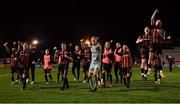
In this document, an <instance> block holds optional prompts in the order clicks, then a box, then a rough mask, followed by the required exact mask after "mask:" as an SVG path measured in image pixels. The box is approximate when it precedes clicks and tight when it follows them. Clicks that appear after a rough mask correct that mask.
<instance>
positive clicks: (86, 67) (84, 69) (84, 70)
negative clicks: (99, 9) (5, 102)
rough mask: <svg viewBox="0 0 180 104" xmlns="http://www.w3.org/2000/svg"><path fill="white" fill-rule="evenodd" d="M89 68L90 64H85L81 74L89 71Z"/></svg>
mask: <svg viewBox="0 0 180 104" xmlns="http://www.w3.org/2000/svg"><path fill="white" fill-rule="evenodd" d="M89 66H90V63H85V64H84V65H83V72H86V71H88V70H89Z"/></svg>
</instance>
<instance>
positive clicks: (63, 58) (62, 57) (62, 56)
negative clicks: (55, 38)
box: [58, 51, 70, 64]
mask: <svg viewBox="0 0 180 104" xmlns="http://www.w3.org/2000/svg"><path fill="white" fill-rule="evenodd" d="M58 57H59V61H58V63H59V64H69V61H70V60H69V58H68V57H69V53H68V52H67V51H59V55H58Z"/></svg>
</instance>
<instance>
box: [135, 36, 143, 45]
mask: <svg viewBox="0 0 180 104" xmlns="http://www.w3.org/2000/svg"><path fill="white" fill-rule="evenodd" d="M142 41H143V40H142V38H141V36H139V37H138V39H137V40H136V44H139V43H141V42H142Z"/></svg>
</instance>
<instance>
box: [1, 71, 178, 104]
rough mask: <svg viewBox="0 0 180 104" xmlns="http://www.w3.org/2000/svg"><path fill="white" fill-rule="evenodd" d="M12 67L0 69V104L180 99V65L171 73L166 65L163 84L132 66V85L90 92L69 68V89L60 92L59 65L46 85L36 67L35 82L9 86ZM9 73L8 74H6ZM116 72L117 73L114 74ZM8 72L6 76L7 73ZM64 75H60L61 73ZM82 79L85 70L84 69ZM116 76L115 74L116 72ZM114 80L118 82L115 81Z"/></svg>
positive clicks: (168, 100)
mask: <svg viewBox="0 0 180 104" xmlns="http://www.w3.org/2000/svg"><path fill="white" fill-rule="evenodd" d="M9 72H10V69H2V68H0V76H2V77H0V102H1V103H5V102H6V103H21V102H26V103H28V102H29V103H32V102H36V103H43V102H46V103H47V102H48V103H56V102H63V103H65V102H67V103H79V102H81V103H107V102H109V103H170V102H171V103H173V102H174V103H175V102H180V98H179V96H180V68H175V69H174V70H173V73H170V72H169V70H168V69H167V68H165V69H164V74H165V75H166V77H165V78H163V79H162V81H161V85H159V86H158V85H155V83H154V77H153V75H154V74H153V73H151V75H150V76H149V78H148V81H147V82H145V81H143V80H141V78H140V69H139V68H134V69H133V76H132V79H133V81H131V83H130V88H126V87H125V86H124V85H123V84H113V88H99V89H98V90H97V92H95V93H93V92H89V88H90V87H89V85H88V84H87V83H86V84H83V83H82V82H79V83H76V82H73V77H72V72H71V68H70V69H69V84H70V88H69V89H67V90H64V91H61V90H60V88H59V86H60V84H61V83H58V84H57V83H56V78H57V68H53V70H52V77H53V83H52V84H51V83H49V84H48V85H46V84H45V80H44V76H43V75H44V73H43V69H42V68H38V69H37V70H36V78H35V80H36V81H35V84H34V85H30V84H28V85H27V88H26V90H25V91H23V90H22V85H19V84H17V83H16V84H13V85H10V83H11V81H10V76H9ZM6 74H8V75H6ZM113 74H114V73H113ZM4 75H5V76H4ZM60 77H61V76H60ZM80 79H81V80H82V79H83V77H82V71H81V78H80ZM113 79H114V75H113ZM113 82H115V81H113Z"/></svg>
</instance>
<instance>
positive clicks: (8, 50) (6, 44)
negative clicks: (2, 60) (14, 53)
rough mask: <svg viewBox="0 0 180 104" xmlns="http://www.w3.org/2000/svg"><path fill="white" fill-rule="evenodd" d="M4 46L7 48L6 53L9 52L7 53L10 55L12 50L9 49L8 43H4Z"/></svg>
mask: <svg viewBox="0 0 180 104" xmlns="http://www.w3.org/2000/svg"><path fill="white" fill-rule="evenodd" d="M3 46H4V47H5V49H6V52H7V53H10V49H9V47H8V42H6V43H4V45H3Z"/></svg>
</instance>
